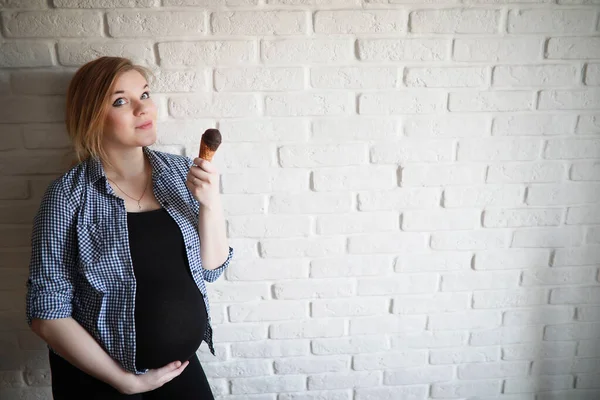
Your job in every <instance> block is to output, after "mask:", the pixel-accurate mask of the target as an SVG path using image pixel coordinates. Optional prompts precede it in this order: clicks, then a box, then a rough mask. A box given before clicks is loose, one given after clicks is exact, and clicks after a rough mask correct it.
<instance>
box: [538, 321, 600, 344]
mask: <svg viewBox="0 0 600 400" xmlns="http://www.w3.org/2000/svg"><path fill="white" fill-rule="evenodd" d="M598 329H600V324H598V323H587V322H578V323H576V324H561V325H548V326H546V328H545V329H544V340H582V339H597V338H598Z"/></svg>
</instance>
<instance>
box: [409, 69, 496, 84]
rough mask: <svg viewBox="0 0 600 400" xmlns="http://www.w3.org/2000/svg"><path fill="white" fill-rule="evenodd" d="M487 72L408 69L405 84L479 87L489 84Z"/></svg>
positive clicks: (475, 70)
mask: <svg viewBox="0 0 600 400" xmlns="http://www.w3.org/2000/svg"><path fill="white" fill-rule="evenodd" d="M487 80H488V79H487V70H486V69H485V68H480V67H460V68H447V67H443V68H433V67H428V68H417V67H415V68H410V67H409V68H407V69H406V72H405V73H404V82H405V83H406V86H409V87H429V88H446V87H452V88H455V87H479V86H484V85H485V84H486V83H487Z"/></svg>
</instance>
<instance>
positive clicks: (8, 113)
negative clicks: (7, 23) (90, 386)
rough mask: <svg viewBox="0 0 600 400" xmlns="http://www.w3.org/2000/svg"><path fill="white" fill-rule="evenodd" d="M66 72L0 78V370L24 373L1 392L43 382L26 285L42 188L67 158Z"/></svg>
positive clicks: (40, 347)
mask: <svg viewBox="0 0 600 400" xmlns="http://www.w3.org/2000/svg"><path fill="white" fill-rule="evenodd" d="M73 73H74V71H71V70H64V69H60V70H58V69H57V70H56V71H52V70H50V71H49V70H44V71H38V70H35V69H25V70H23V69H22V70H19V71H14V72H12V71H11V73H10V79H8V78H6V79H4V80H3V79H2V77H1V76H0V95H1V96H0V131H1V134H0V188H1V189H0V238H1V240H0V253H1V254H0V294H1V295H2V297H1V298H0V371H25V372H24V373H23V375H22V376H21V375H20V374H19V375H17V372H15V374H14V376H9V375H2V377H3V381H4V379H5V378H4V377H6V380H8V381H9V382H7V384H8V387H10V386H13V387H18V386H20V385H21V384H22V381H23V380H24V381H25V382H26V383H27V384H28V385H32V386H38V385H40V386H46V385H49V384H50V377H49V373H48V371H47V361H48V356H47V350H46V346H45V344H44V343H43V342H42V341H41V340H40V339H39V338H37V336H36V335H35V334H33V332H31V331H30V330H29V327H28V326H27V324H26V322H25V293H26V286H25V282H26V280H27V276H28V272H29V257H30V247H31V227H32V222H33V218H34V216H35V214H36V212H37V210H38V207H39V204H40V201H41V198H42V196H43V194H44V192H45V190H46V188H47V186H48V185H49V183H50V182H51V181H52V180H54V179H55V178H56V177H58V176H59V175H61V174H62V173H64V172H65V171H67V170H68V169H69V168H70V166H71V165H72V162H73V159H74V158H73V153H72V151H71V150H70V143H69V140H68V137H67V133H66V128H65V124H64V113H65V93H66V90H67V86H68V83H69V81H70V79H71V77H72V76H73ZM7 75H8V74H7Z"/></svg>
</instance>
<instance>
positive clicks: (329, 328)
mask: <svg viewBox="0 0 600 400" xmlns="http://www.w3.org/2000/svg"><path fill="white" fill-rule="evenodd" d="M344 325H345V324H344V321H343V320H341V319H312V320H309V321H293V322H277V323H273V324H271V325H270V326H269V338H271V339H299V338H328V337H339V336H343V335H344Z"/></svg>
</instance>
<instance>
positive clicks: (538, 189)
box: [526, 183, 600, 206]
mask: <svg viewBox="0 0 600 400" xmlns="http://www.w3.org/2000/svg"><path fill="white" fill-rule="evenodd" d="M599 200H600V185H597V184H586V183H563V184H562V185H536V186H533V187H530V188H528V191H527V199H526V203H527V204H528V205H530V206H554V205H568V204H573V203H575V204H577V203H595V202H597V201H599Z"/></svg>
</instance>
